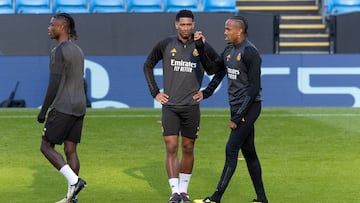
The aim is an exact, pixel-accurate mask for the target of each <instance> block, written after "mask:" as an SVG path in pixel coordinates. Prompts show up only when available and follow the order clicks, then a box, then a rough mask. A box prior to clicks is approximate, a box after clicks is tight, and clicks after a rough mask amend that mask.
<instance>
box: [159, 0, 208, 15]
mask: <svg viewBox="0 0 360 203" xmlns="http://www.w3.org/2000/svg"><path fill="white" fill-rule="evenodd" d="M181 9H188V10H191V11H193V12H198V11H201V9H200V5H199V2H198V0H182V1H179V0H166V3H165V11H166V12H178V11H179V10H181Z"/></svg>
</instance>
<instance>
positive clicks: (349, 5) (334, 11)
mask: <svg viewBox="0 0 360 203" xmlns="http://www.w3.org/2000/svg"><path fill="white" fill-rule="evenodd" d="M359 11H360V0H328V1H327V12H326V13H327V14H329V15H338V14H343V13H350V12H359Z"/></svg>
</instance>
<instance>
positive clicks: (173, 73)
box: [144, 10, 217, 203]
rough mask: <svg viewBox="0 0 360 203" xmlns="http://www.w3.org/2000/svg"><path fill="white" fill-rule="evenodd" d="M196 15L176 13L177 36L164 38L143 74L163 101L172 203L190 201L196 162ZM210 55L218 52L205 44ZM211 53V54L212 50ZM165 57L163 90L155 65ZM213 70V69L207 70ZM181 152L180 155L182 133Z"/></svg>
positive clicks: (198, 95) (200, 75)
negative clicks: (179, 156) (189, 189)
mask: <svg viewBox="0 0 360 203" xmlns="http://www.w3.org/2000/svg"><path fill="white" fill-rule="evenodd" d="M194 25H195V23H194V15H193V13H192V12H191V11H189V10H181V11H179V12H178V13H177V14H176V20H175V27H176V29H177V31H178V34H177V36H170V37H168V38H165V39H163V40H161V41H160V42H159V43H158V44H157V45H156V46H155V47H154V48H153V49H152V51H151V53H150V54H149V55H148V57H147V59H146V61H145V63H144V74H145V78H146V81H147V83H148V86H149V89H150V93H151V95H152V96H153V98H155V99H156V101H158V102H159V103H161V104H162V129H163V139H164V142H165V148H166V160H165V162H166V170H167V175H168V181H169V185H170V188H171V192H172V194H171V196H170V199H169V203H179V202H184V203H190V202H192V201H191V199H190V197H189V195H188V191H187V189H188V185H189V182H190V178H191V174H192V169H193V165H194V145H195V140H196V138H197V136H198V131H199V124H200V107H199V102H200V101H201V100H202V99H203V98H204V95H203V94H202V92H201V91H200V87H201V82H202V80H203V77H204V70H203V68H202V67H201V64H200V59H199V57H198V52H197V50H196V49H195V43H194V39H193V33H192V31H193V29H194ZM205 50H207V52H209V53H210V54H209V56H210V57H211V56H214V59H215V57H216V56H217V54H216V52H215V51H214V50H213V49H212V48H211V47H210V45H208V44H206V45H205ZM211 53H212V54H211ZM160 60H162V65H163V81H164V90H163V91H161V92H160V90H159V87H158V85H157V83H156V81H155V76H154V71H153V69H154V67H155V65H156V64H157V63H158V62H159V61H160ZM206 71H207V72H208V74H211V73H212V71H211V70H206ZM180 135H181V145H180V147H181V149H182V156H181V159H180V160H179V159H178V148H179V136H180Z"/></svg>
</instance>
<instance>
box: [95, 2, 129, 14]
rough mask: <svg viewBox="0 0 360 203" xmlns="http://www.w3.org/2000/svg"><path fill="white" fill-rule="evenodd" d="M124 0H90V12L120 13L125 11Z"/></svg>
mask: <svg viewBox="0 0 360 203" xmlns="http://www.w3.org/2000/svg"><path fill="white" fill-rule="evenodd" d="M125 5H126V4H125V0H90V12H92V13H120V12H126V7H125Z"/></svg>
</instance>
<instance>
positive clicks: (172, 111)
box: [162, 105, 200, 139]
mask: <svg viewBox="0 0 360 203" xmlns="http://www.w3.org/2000/svg"><path fill="white" fill-rule="evenodd" d="M199 125H200V107H199V105H191V106H167V105H163V107H162V127H163V135H164V136H168V135H179V134H180V133H181V136H184V137H187V138H190V139H196V138H197V136H198V133H199Z"/></svg>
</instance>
